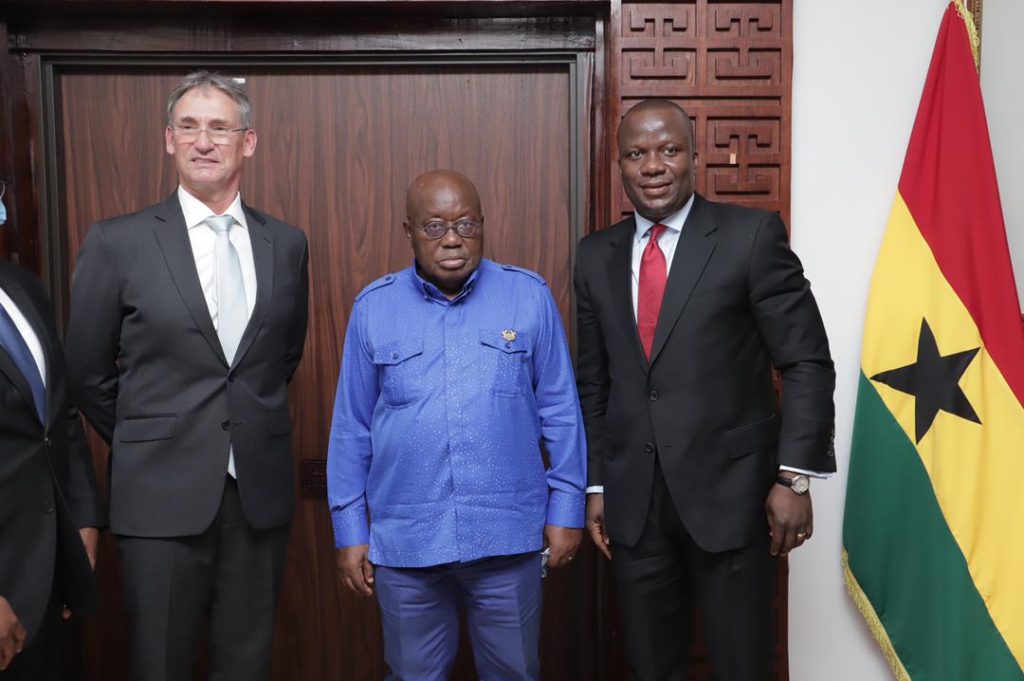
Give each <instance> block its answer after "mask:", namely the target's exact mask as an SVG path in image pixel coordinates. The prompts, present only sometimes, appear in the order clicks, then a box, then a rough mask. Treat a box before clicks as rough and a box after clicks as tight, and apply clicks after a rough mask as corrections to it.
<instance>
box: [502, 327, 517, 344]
mask: <svg viewBox="0 0 1024 681" xmlns="http://www.w3.org/2000/svg"><path fill="white" fill-rule="evenodd" d="M501 337H502V338H504V339H505V340H506V341H508V342H509V343H511V342H512V341H514V340H515V339H516V332H515V331H513V330H512V329H505V330H504V331H502V332H501Z"/></svg>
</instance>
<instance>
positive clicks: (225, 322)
mask: <svg viewBox="0 0 1024 681" xmlns="http://www.w3.org/2000/svg"><path fill="white" fill-rule="evenodd" d="M206 224H207V225H209V226H210V229H212V230H213V231H214V232H215V233H216V234H217V241H216V243H215V244H214V247H213V254H214V271H215V274H216V279H217V283H216V291H217V336H218V337H219V338H220V346H221V348H223V350H224V357H225V359H227V361H228V364H231V363H232V362H233V361H234V359H235V352H236V351H237V350H238V343H239V341H241V340H242V333H243V332H244V331H245V326H246V324H248V322H249V310H248V308H247V307H246V304H245V285H244V284H243V282H242V263H241V261H240V260H239V259H238V251H236V250H235V246H234V244H232V243H231V239H230V238H228V233H229V232H230V231H231V226H232V225H233V224H235V219H234V218H233V217H231V216H230V215H212V216H210V217H208V218H206Z"/></svg>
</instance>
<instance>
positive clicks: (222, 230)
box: [205, 215, 235, 236]
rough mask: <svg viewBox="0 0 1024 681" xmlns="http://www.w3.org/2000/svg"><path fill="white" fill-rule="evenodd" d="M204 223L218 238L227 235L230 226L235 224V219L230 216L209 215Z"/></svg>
mask: <svg viewBox="0 0 1024 681" xmlns="http://www.w3.org/2000/svg"><path fill="white" fill-rule="evenodd" d="M205 222H206V224H207V225H209V226H210V229H212V230H213V231H214V232H216V233H217V235H218V236H219V235H221V234H227V233H228V230H229V229H231V225H233V224H235V219H234V218H233V217H231V216H230V215H211V216H210V217H208V218H206V220H205Z"/></svg>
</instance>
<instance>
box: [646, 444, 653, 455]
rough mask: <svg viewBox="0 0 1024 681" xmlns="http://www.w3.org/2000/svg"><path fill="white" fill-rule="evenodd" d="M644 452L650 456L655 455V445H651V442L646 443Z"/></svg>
mask: <svg viewBox="0 0 1024 681" xmlns="http://www.w3.org/2000/svg"><path fill="white" fill-rule="evenodd" d="M644 451H645V452H647V453H648V454H653V453H654V445H653V444H652V443H650V442H648V443H646V444H645V445H644Z"/></svg>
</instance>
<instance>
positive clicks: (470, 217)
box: [403, 170, 484, 298]
mask: <svg viewBox="0 0 1024 681" xmlns="http://www.w3.org/2000/svg"><path fill="white" fill-rule="evenodd" d="M405 215H406V218H405V220H406V221H405V224H404V225H403V227H404V229H405V236H406V238H407V239H409V243H410V244H412V251H413V255H414V256H415V258H416V269H417V271H418V272H419V274H420V276H421V277H423V278H424V279H425V280H427V281H428V282H430V283H432V284H434V286H436V287H437V288H438V289H439V290H440V291H441V292H442V293H443V294H444V295H446V296H448V297H449V298H454V297H456V296H457V295H459V293H460V292H461V291H462V287H463V286H464V285H465V283H466V281H467V280H468V279H469V277H470V275H472V274H473V272H475V271H476V268H477V267H479V266H480V259H481V258H482V257H483V248H484V234H483V230H482V229H481V228H482V227H483V224H484V216H483V211H482V210H481V208H480V195H479V194H477V191H476V187H474V186H473V183H472V182H471V181H470V179H469V178H468V177H466V176H465V175H463V174H462V173H459V172H456V171H454V170H431V171H430V172H428V173H423V174H422V175H420V176H419V177H417V178H416V179H415V180H413V181H412V184H411V185H409V192H408V194H406V200H405ZM433 223H439V225H440V226H438V224H433ZM428 225H430V226H431V229H430V230H429V231H428V230H427V229H426V227H427V226H428ZM467 226H468V227H469V229H466V227H467ZM435 228H436V231H435ZM441 229H445V231H444V233H443V234H441V236H440V237H437V236H433V237H432V236H431V234H435V235H436V233H438V232H440V230H441ZM462 234H470V236H462Z"/></svg>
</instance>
